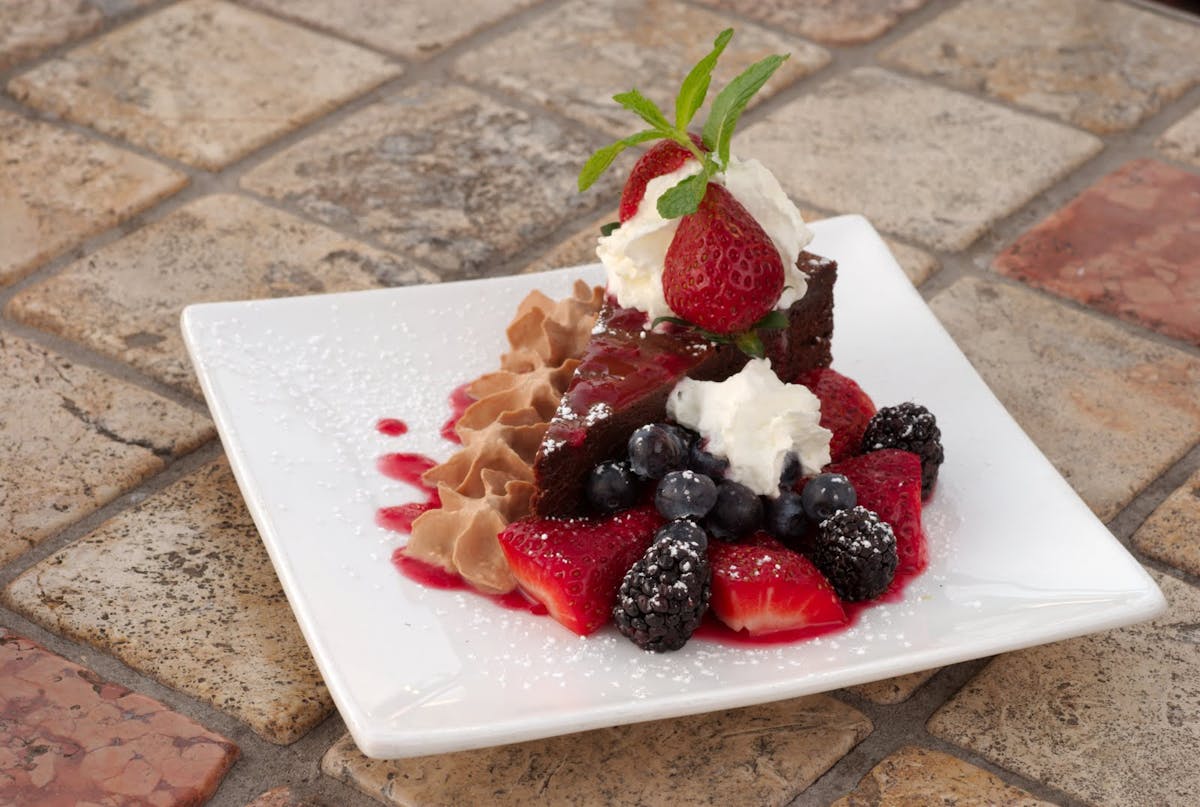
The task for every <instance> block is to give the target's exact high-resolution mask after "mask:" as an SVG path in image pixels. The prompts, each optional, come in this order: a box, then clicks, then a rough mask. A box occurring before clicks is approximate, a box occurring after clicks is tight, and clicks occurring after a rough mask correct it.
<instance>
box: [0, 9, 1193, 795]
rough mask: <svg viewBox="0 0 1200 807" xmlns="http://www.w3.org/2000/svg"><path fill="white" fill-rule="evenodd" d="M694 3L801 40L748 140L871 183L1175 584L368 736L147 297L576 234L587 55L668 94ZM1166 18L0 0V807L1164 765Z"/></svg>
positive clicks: (1169, 93)
mask: <svg viewBox="0 0 1200 807" xmlns="http://www.w3.org/2000/svg"><path fill="white" fill-rule="evenodd" d="M726 25H734V26H736V27H737V28H738V29H739V32H740V35H739V38H738V39H735V42H734V46H733V48H732V49H731V50H730V52H729V53H730V61H731V63H732V62H736V61H737V60H738V59H741V60H743V61H748V60H750V59H753V58H756V57H757V56H758V55H759V54H760V53H762V52H766V51H769V50H776V49H783V50H788V51H790V52H791V53H792V54H793V57H792V59H791V60H790V61H789V63H788V66H787V69H786V70H784V71H782V72H781V73H780V75H779V76H778V77H777V78H776V79H775V80H774V81H773V82H772V84H771V85H770V86H769V87H768V91H767V92H766V93H765V96H766V97H765V98H764V99H763V100H762V102H761V103H759V104H757V105H756V106H754V107H753V108H751V109H750V110H749V111H748V112H747V114H746V118H745V122H744V125H743V134H742V136H741V139H740V142H741V144H742V145H741V150H742V151H743V152H744V153H748V154H749V153H752V154H754V155H755V156H758V157H760V158H761V159H763V160H764V161H765V162H766V163H767V164H768V165H769V166H770V167H772V168H773V170H774V171H775V172H776V173H777V175H778V176H779V177H780V179H781V181H782V182H783V184H784V185H785V187H786V188H787V189H788V190H789V191H790V192H791V193H792V194H793V195H794V196H795V197H796V199H797V201H798V203H800V204H801V205H802V206H803V207H804V208H805V210H808V211H812V215H811V217H812V218H817V217H821V216H826V215H834V214H838V213H844V212H863V213H866V214H867V215H868V216H869V217H870V218H871V219H872V220H873V221H874V222H875V224H876V225H877V226H878V227H879V228H880V229H881V230H882V231H883V232H884V233H885V234H886V235H887V236H888V238H889V243H890V244H891V245H892V247H893V249H894V250H895V251H896V254H897V256H898V257H899V258H900V260H901V263H902V264H903V265H904V267H905V270H906V271H907V272H908V274H909V276H910V278H911V279H912V280H913V282H914V283H916V284H917V285H919V287H920V291H921V293H922V295H923V296H924V297H925V298H926V299H927V300H929V301H930V303H931V305H932V307H933V309H934V311H935V312H936V314H937V315H938V316H939V317H940V318H941V319H942V321H943V323H944V324H945V325H946V327H947V329H948V330H949V331H950V332H951V333H952V334H953V335H954V337H955V338H956V340H957V341H958V342H959V344H960V345H961V346H962V348H963V349H964V351H965V352H966V353H967V354H968V356H969V357H970V358H971V360H972V361H973V363H974V364H975V365H976V367H977V368H978V369H979V371H980V372H981V373H982V374H983V375H984V377H985V378H986V379H987V381H988V383H989V384H990V385H991V386H992V388H993V389H994V391H995V392H996V394H997V395H998V396H999V397H1000V398H1001V400H1002V401H1003V402H1004V403H1005V405H1006V406H1008V408H1009V409H1010V411H1012V412H1013V414H1014V415H1015V416H1016V418H1017V419H1018V420H1019V421H1020V422H1021V424H1022V425H1023V426H1024V427H1025V429H1026V430H1027V431H1028V432H1029V433H1030V434H1031V435H1032V436H1033V438H1034V439H1035V440H1036V441H1037V442H1038V444H1039V445H1040V446H1041V448H1042V450H1043V451H1045V452H1046V453H1047V455H1048V456H1049V457H1050V459H1051V460H1052V461H1053V462H1054V463H1055V465H1056V466H1057V467H1058V468H1059V469H1060V470H1061V471H1062V472H1063V474H1064V475H1065V476H1066V477H1067V478H1068V480H1069V481H1070V482H1071V484H1072V485H1073V486H1074V487H1075V488H1076V490H1077V491H1078V492H1079V494H1080V495H1081V496H1082V497H1083V498H1084V500H1085V501H1086V502H1087V503H1088V504H1089V505H1090V506H1091V507H1092V509H1093V510H1094V511H1095V512H1096V513H1097V514H1098V515H1099V516H1100V517H1101V518H1102V519H1104V520H1105V521H1106V522H1107V523H1108V525H1109V526H1110V528H1111V529H1112V531H1113V532H1114V534H1115V535H1116V536H1117V538H1118V539H1120V540H1121V541H1122V542H1123V543H1125V544H1126V545H1127V546H1129V547H1130V549H1131V551H1132V552H1133V553H1134V554H1135V556H1137V557H1138V558H1139V559H1140V560H1141V561H1142V562H1143V563H1144V564H1145V565H1146V566H1147V567H1149V568H1150V569H1151V570H1152V572H1153V574H1154V575H1155V576H1156V578H1157V579H1158V580H1160V581H1161V584H1162V586H1163V588H1164V591H1165V592H1166V593H1167V596H1168V599H1169V600H1170V602H1171V608H1170V610H1169V611H1168V613H1167V614H1166V615H1164V616H1163V617H1161V618H1159V619H1158V620H1156V621H1154V622H1153V623H1150V624H1147V625H1141V626H1135V627H1131V628H1127V629H1124V630H1119V631H1113V632H1110V633H1106V634H1100V635H1096V636H1090V637H1085V638H1081V639H1076V640H1072V641H1068V642H1063V643H1060V644H1056V645H1049V646H1044V647H1039V648H1033V649H1030V650H1026V651H1021V652H1017V653H1011V654H1007V655H1004V656H1002V657H998V658H995V659H991V660H986V659H984V660H977V661H973V662H968V663H964V664H959V665H954V666H951V667H947V668H944V669H941V670H936V671H929V672H926V673H918V674H915V675H912V676H905V677H903V678H899V679H895V680H892V681H884V682H878V683H875V684H870V685H865V686H862V687H855V688H853V689H851V690H845V691H838V692H833V693H830V694H828V695H822V696H815V697H812V698H804V699H800V700H798V701H788V702H783V703H779V704H771V705H766V706H762V707H755V708H751V709H744V710H734V711H729V712H722V713H715V714H712V715H704V716H697V717H694V718H687V719H684V720H676V721H669V722H665V723H660V724H643V725H640V726H634V727H626V728H618V729H612V730H606V731H599V732H589V733H585V734H580V735H574V736H570V737H564V738H556V739H551V740H544V741H538V742H534V743H523V744H519V745H514V746H509V747H503V748H493V749H487V750H483V751H474V752H465V753H461V754H449V755H442V756H435V757H427V758H423V759H418V760H409V761H404V762H396V763H381V762H372V761H369V760H366V759H365V758H364V757H362V755H361V754H359V753H358V751H357V750H356V749H355V748H354V746H353V743H352V741H350V739H349V738H348V736H347V735H346V734H345V728H344V725H343V724H342V722H341V720H340V718H339V717H338V716H337V714H336V712H335V711H333V708H332V704H331V702H330V700H329V696H328V694H327V693H326V691H325V689H324V686H323V684H322V682H321V680H320V677H319V675H318V674H317V673H316V670H315V667H314V666H313V663H312V659H311V657H310V656H309V654H308V651H307V649H306V647H305V646H304V644H303V641H302V639H301V637H300V635H299V632H298V630H297V629H296V625H295V623H294V621H293V620H292V619H291V616H290V611H289V610H288V608H287V605H286V601H285V599H284V598H283V595H282V592H281V590H280V589H279V585H278V582H277V581H276V580H275V577H274V575H273V573H272V571H271V569H270V567H269V565H268V564H267V563H266V558H265V553H264V551H263V549H262V547H261V545H260V544H259V542H258V539H257V536H256V535H255V533H254V530H253V528H252V526H251V523H250V521H249V519H248V517H247V515H246V513H245V510H244V508H243V506H242V505H241V503H240V499H239V497H238V495H237V492H236V489H235V488H234V486H233V484H232V480H231V478H230V475H229V472H228V470H227V467H226V465H225V463H224V460H223V457H222V453H221V449H220V446H219V445H218V444H217V442H216V441H215V440H214V430H213V427H212V424H211V422H210V420H209V419H208V417H207V413H206V412H205V409H204V405H203V402H202V400H201V399H200V397H199V395H198V392H197V387H196V384H195V380H194V378H193V377H192V375H191V371H190V368H189V366H188V364H187V361H186V357H185V356H184V354H183V352H182V348H181V344H180V338H179V334H178V326H177V316H178V312H179V310H180V309H181V308H182V307H183V306H184V305H186V304H188V303H190V302H196V301H202V300H216V299H231V298H244V297H269V296H280V295H289V294H308V293H319V292H323V291H334V290H345V289H358V288H372V287H377V286H383V285H395V284H409V283H423V282H434V281H436V280H439V279H440V280H451V279H458V278H462V277H479V276H489V275H502V274H507V273H515V272H521V271H532V270H537V269H541V268H549V267H550V266H554V265H561V264H565V263H573V262H578V261H581V260H586V259H587V256H588V252H589V241H590V240H591V233H592V232H593V231H594V230H595V225H596V223H597V222H600V221H606V220H609V219H611V218H612V215H611V211H612V207H613V203H614V199H615V192H616V189H617V183H616V181H615V180H609V181H608V182H607V183H601V187H599V188H598V189H597V190H595V191H593V192H590V193H589V194H586V195H578V194H576V193H575V192H574V176H575V172H576V170H577V168H578V166H579V165H580V163H581V162H582V160H583V159H584V158H585V157H586V155H587V154H588V152H589V149H590V148H592V147H594V146H595V145H597V144H598V143H600V142H602V141H604V140H605V138H606V137H608V135H609V133H610V132H611V131H613V130H620V131H622V132H624V131H625V129H626V126H627V124H626V123H624V122H622V120H623V119H622V118H620V117H619V115H617V114H615V113H614V111H613V108H612V106H611V105H610V103H609V101H608V97H609V96H610V95H611V94H612V93H614V92H617V91H620V90H623V89H627V87H628V86H630V85H632V84H634V83H635V82H636V83H637V84H638V85H639V86H640V87H642V88H643V89H645V90H647V91H649V92H651V93H652V94H653V93H658V94H663V93H665V92H667V91H668V90H667V88H669V87H671V86H673V84H674V82H675V81H677V80H678V77H679V76H680V75H681V74H682V72H683V71H684V70H685V69H686V68H687V67H688V66H690V63H691V60H692V59H694V58H695V56H696V55H697V53H699V51H700V49H703V48H704V47H705V46H706V45H707V43H708V41H710V40H711V37H712V36H713V34H714V33H715V31H716V30H717V29H718V28H720V27H723V26H726ZM739 43H740V45H739ZM1197 54H1200V18H1197V17H1190V16H1187V15H1186V14H1184V13H1182V12H1176V11H1169V10H1165V9H1164V8H1162V7H1156V6H1152V5H1150V4H1148V3H1141V2H1133V1H1132V0H1130V1H1128V2H1119V1H1118V0H1069V1H1067V2H1062V1H1060V0H1021V1H1020V2H1017V3H1012V4H1006V5H1004V6H1000V4H993V3H986V2H981V1H980V0H817V1H816V2H811V3H786V2H777V1H776V0H771V2H762V3H758V2H754V3H751V2H745V0H652V1H651V2H648V3H635V2H628V1H627V0H608V1H607V2H605V1H602V0H593V2H587V3H583V2H577V1H576V0H541V1H540V2H539V0H473V2H471V3H469V4H466V5H465V6H463V7H462V8H459V7H458V6H456V5H455V4H449V3H445V2H443V1H442V0H409V2H406V3H393V2H384V0H349V1H347V0H302V1H301V2H277V1H276V0H245V1H244V2H232V1H231V0H180V2H171V1H170V0H40V1H39V2H28V3H26V2H7V3H0V86H2V87H3V90H4V92H3V94H0V311H2V313H0V805H9V804H14V805H18V804H19V805H51V804H55V805H57V804H63V805H68V804H77V803H82V802H86V801H89V800H90V801H93V802H97V803H99V802H101V801H102V802H103V803H106V804H113V805H133V804H160V805H172V804H194V803H198V802H201V801H204V800H206V799H211V802H210V803H212V804H215V805H221V806H222V807H226V806H227V805H236V806H237V807H243V805H249V804H254V805H272V806H276V807H289V806H290V807H301V806H302V805H306V806H307V807H319V806H320V805H325V807H332V806H334V805H348V806H349V807H354V806H355V805H362V806H365V805H370V804H376V803H379V802H382V803H384V804H412V805H419V806H422V807H423V806H424V805H434V804H465V803H491V802H510V803H512V802H521V803H526V802H528V801H529V800H532V799H533V798H535V797H537V796H539V795H540V796H541V797H542V798H543V799H544V800H546V802H547V803H564V804H613V805H616V804H630V803H640V804H659V803H668V802H670V803H708V804H729V803H756V804H757V803H762V804H793V805H828V804H834V803H836V804H838V805H881V804H929V803H956V804H1013V805H1017V804H1019V805H1035V804H1056V805H1064V806H1065V807H1074V806H1076V805H1083V804H1103V805H1143V804H1190V803H1195V801H1196V797H1195V793H1196V791H1197V790H1200V768H1197V766H1196V765H1195V764H1194V760H1195V759H1196V757H1197V754H1198V753H1200V687H1198V686H1197V684H1196V683H1195V682H1196V676H1195V670H1196V667H1197V664H1198V662H1200V659H1198V658H1197V656H1196V647H1197V639H1196V625H1197V621H1198V619H1200V616H1198V615H1197V614H1198V613H1200V611H1198V609H1200V591H1198V589H1197V585H1198V584H1200V578H1198V577H1197V575H1200V505H1198V504H1197V502H1200V446H1198V442H1200V257H1197V255H1198V250H1197V248H1198V247H1200V229H1198V227H1197V221H1198V220H1200V208H1198V207H1197V198H1198V197H1197V193H1198V191H1197V189H1198V188H1200V87H1198V86H1197V83H1198V82H1200V55H1197ZM1017 504H1018V505H1019V503H1017ZM685 736H686V737H689V738H692V737H696V738H699V739H698V744H697V745H693V746H691V747H689V749H688V751H689V753H685V752H682V751H681V750H680V746H681V745H682V744H683V743H682V741H680V740H679V739H678V738H681V737H685Z"/></svg>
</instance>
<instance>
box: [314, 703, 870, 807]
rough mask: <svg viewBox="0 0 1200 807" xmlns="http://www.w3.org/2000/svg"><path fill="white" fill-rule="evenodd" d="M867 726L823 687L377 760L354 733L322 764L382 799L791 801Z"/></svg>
mask: <svg viewBox="0 0 1200 807" xmlns="http://www.w3.org/2000/svg"><path fill="white" fill-rule="evenodd" d="M870 732H871V722H870V721H869V720H868V719H867V718H866V716H865V715H863V714H861V713H859V712H858V711H856V710H854V709H852V708H850V707H849V706H847V705H845V704H844V703H842V702H840V701H837V700H834V699H833V698H830V697H827V696H824V695H815V696H812V697H808V698H801V699H799V700H790V701H781V702H778V703H773V704H766V705H763V706H753V707H750V708H747V709H736V710H729V711H724V712H712V713H710V714H706V715H695V716H692V717H682V718H677V719H675V720H663V721H658V722H653V723H637V724H634V725H631V726H617V727H616V728H611V729H601V730H599V731H589V732H584V733H582V734H571V735H567V736H565V737H553V738H550V739H547V740H534V741H532V742H526V743H519V744H517V745H506V746H500V747H497V748H485V749H481V750H478V751H463V752H460V753H456V754H444V755H441V756H432V757H420V758H417V759H407V760H397V761H394V762H381V761H379V760H372V759H367V758H366V757H364V756H363V755H362V754H361V753H359V751H358V749H357V748H355V746H354V742H353V740H351V738H350V737H349V735H347V736H346V737H344V738H342V740H341V741H339V742H338V743H337V744H336V745H334V746H333V747H332V748H330V749H329V751H328V752H327V753H326V754H325V758H324V759H323V760H322V762H321V768H322V770H324V771H325V773H327V774H329V775H330V776H334V777H337V778H338V779H341V780H342V781H344V782H347V783H349V784H351V785H353V786H354V787H356V788H358V789H359V790H361V791H362V792H363V793H366V794H367V795H369V796H373V797H374V798H376V799H378V800H380V801H381V802H383V803H385V804H403V805H422V807H426V805H435V804H437V805H458V804H485V803H486V804H496V805H501V804H533V803H541V804H556V805H584V804H587V805H626V804H648V803H656V802H658V801H660V800H661V799H662V798H664V795H665V794H668V793H669V794H670V801H671V803H673V804H689V805H693V804H694V805H700V804H712V805H728V804H777V805H782V804H786V803H787V802H788V801H790V800H791V799H792V798H794V797H795V796H796V794H797V793H799V792H801V791H802V790H804V789H805V788H807V787H808V786H809V785H810V784H812V783H813V782H814V781H815V780H816V779H817V777H818V776H820V775H821V774H822V773H824V772H825V771H826V770H828V769H829V768H830V767H831V766H832V765H833V764H834V763H835V762H837V761H838V760H839V759H841V758H842V757H843V756H845V755H846V753H847V752H849V750H850V749H851V748H853V747H854V746H855V745H857V744H858V743H859V742H860V741H861V740H862V739H863V738H864V737H866V736H867V735H868V734H869V733H870Z"/></svg>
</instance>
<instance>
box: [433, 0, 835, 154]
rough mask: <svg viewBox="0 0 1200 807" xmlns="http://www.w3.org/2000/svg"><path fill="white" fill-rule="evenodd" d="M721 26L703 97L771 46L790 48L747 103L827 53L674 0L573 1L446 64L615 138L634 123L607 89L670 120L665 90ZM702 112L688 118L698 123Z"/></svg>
mask: <svg viewBox="0 0 1200 807" xmlns="http://www.w3.org/2000/svg"><path fill="white" fill-rule="evenodd" d="M730 26H736V27H737V35H736V36H734V38H733V41H732V42H731V43H730V44H729V47H727V48H726V50H725V53H724V54H723V55H722V57H721V61H720V63H719V65H718V67H717V70H716V71H715V72H714V74H713V89H712V90H711V91H710V93H709V95H710V97H711V96H715V95H716V92H717V91H718V90H719V88H721V87H723V86H725V83H726V82H728V81H729V80H730V79H731V78H733V77H734V76H736V75H737V74H738V73H740V72H741V71H742V70H744V69H745V68H746V67H748V66H749V65H751V64H753V63H754V62H756V61H758V60H759V59H762V58H763V57H765V56H767V55H769V54H772V53H791V58H789V59H788V60H787V61H786V62H784V64H783V66H782V67H780V68H779V70H778V71H777V72H776V73H775V75H774V76H773V77H772V78H771V81H770V82H768V84H767V86H766V87H764V88H763V89H762V90H761V91H760V92H759V94H758V96H756V100H761V99H762V98H766V97H769V96H770V95H771V94H773V93H774V92H777V91H778V90H779V89H781V88H783V87H786V86H787V85H788V84H790V83H792V82H793V81H795V80H796V79H798V78H800V77H801V76H805V75H808V74H809V73H812V72H813V71H814V70H817V69H818V68H820V67H822V66H824V65H825V64H826V63H828V62H829V58H830V57H829V54H828V53H827V52H825V51H824V50H823V49H821V48H819V47H817V46H816V45H810V44H808V43H806V42H802V41H800V40H796V39H789V38H785V37H782V36H780V35H778V34H775V33H773V32H770V31H767V30H765V29H763V28H759V27H757V26H753V25H744V24H741V23H738V21H737V20H735V19H733V18H730V17H726V16H724V15H721V14H716V13H714V12H711V11H708V10H705V9H699V8H695V7H692V6H687V5H684V4H683V3H680V2H677V1H676V0H649V1H648V2H643V0H615V2H611V3H594V2H591V0H574V2H570V3H568V4H566V5H564V6H561V7H560V8H558V9H557V10H556V11H555V12H554V13H553V14H545V15H543V16H541V17H539V18H537V19H536V20H533V21H532V22H530V23H529V24H527V25H523V26H521V27H520V28H518V29H516V30H514V31H512V32H509V33H507V34H505V35H503V36H500V37H499V38H497V39H495V40H493V41H491V42H489V43H487V44H486V45H484V46H482V47H479V48H474V49H472V50H471V51H470V52H468V53H465V54H464V55H463V56H461V57H460V58H459V59H458V60H457V61H456V62H455V63H454V68H453V69H454V71H455V73H457V74H458V75H459V76H461V77H463V78H465V79H467V80H470V81H478V82H482V83H485V84H488V85H491V86H493V87H497V88H499V89H501V90H505V91H507V92H511V93H515V94H517V95H521V96H524V97H526V98H531V99H533V100H534V101H536V102H537V103H539V104H541V105H543V106H545V107H546V108H548V109H553V110H555V111H557V112H561V113H563V114H565V115H570V116H571V117H573V118H576V119H578V120H581V121H583V122H584V123H586V124H588V125H589V126H592V127H595V128H596V129H599V130H601V131H607V132H609V133H610V134H613V135H615V136H617V137H624V136H625V135H630V134H633V133H634V132H636V131H638V129H639V128H642V127H641V126H639V124H640V121H639V120H638V118H637V117H636V116H634V114H633V113H631V112H627V111H625V110H624V109H622V108H621V107H619V106H618V105H617V104H616V103H615V102H614V101H612V100H611V99H612V96H613V95H615V94H616V93H619V92H624V91H625V90H628V89H630V88H632V87H635V86H636V87H637V88H638V89H639V90H641V91H642V92H643V93H645V94H646V95H647V96H648V97H649V98H650V99H652V100H653V101H655V102H656V103H657V104H658V106H659V108H660V109H662V110H663V112H664V113H666V114H667V116H668V118H671V119H674V115H675V93H676V92H677V91H678V90H679V85H680V83H681V82H682V81H683V78H684V76H686V75H687V72H688V70H690V69H691V68H692V65H694V64H695V63H696V62H697V61H699V60H700V58H701V57H703V56H704V54H705V53H707V52H708V51H709V50H710V49H711V48H712V40H713V37H715V36H716V34H717V32H718V31H720V30H721V29H723V28H727V27H730ZM704 115H705V112H704V111H701V112H700V113H699V115H697V118H698V120H699V121H700V123H701V124H702V123H703V121H704ZM697 128H699V127H698V126H697Z"/></svg>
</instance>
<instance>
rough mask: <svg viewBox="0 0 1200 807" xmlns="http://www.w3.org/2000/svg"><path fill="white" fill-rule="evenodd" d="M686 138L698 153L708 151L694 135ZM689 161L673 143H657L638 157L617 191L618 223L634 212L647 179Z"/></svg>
mask: <svg viewBox="0 0 1200 807" xmlns="http://www.w3.org/2000/svg"><path fill="white" fill-rule="evenodd" d="M689 137H691V138H692V142H693V143H695V144H696V146H697V147H698V148H700V150H701V151H707V150H708V149H706V148H704V141H703V140H701V139H700V138H699V137H698V136H697V135H694V134H693V135H689ZM690 159H692V153H691V152H690V151H688V150H687V149H686V148H684V147H683V146H681V145H679V144H678V143H676V142H675V141H674V140H660V141H658V142H657V143H655V144H654V145H653V146H651V147H650V148H649V149H648V150H647V151H646V153H645V154H643V155H642V156H641V157H639V158H638V161H637V162H636V163H634V164H633V170H632V171H630V172H629V179H627V180H625V189H624V190H623V191H621V207H620V208H619V209H618V211H617V216H618V218H620V219H621V223H622V224H624V223H625V222H627V221H629V220H630V219H631V218H633V216H634V214H635V213H637V209H638V205H640V204H641V203H642V197H644V196H645V195H646V185H648V184H649V183H650V180H652V179H654V178H655V177H661V176H663V175H664V174H669V173H671V172H672V171H678V170H679V169H680V168H682V167H683V164H684V163H686V162H687V161H688V160H690Z"/></svg>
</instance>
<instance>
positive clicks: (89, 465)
mask: <svg viewBox="0 0 1200 807" xmlns="http://www.w3.org/2000/svg"><path fill="white" fill-rule="evenodd" d="M213 435H214V432H213V427H212V423H211V422H209V420H208V418H207V417H205V416H203V415H200V414H197V413H196V412H192V411H190V410H188V409H184V408H183V407H181V406H179V405H178V404H175V403H172V402H170V401H168V400H166V399H165V398H160V397H159V396H157V395H154V394H153V393H150V392H147V391H145V390H143V389H141V388H139V387H135V386H132V385H130V384H126V383H124V382H121V381H117V380H116V379H114V378H111V377H109V376H107V375H104V374H103V373H100V372H97V371H96V370H93V369H91V368H89V367H81V366H79V365H77V364H75V363H73V362H71V361H69V360H68V359H65V358H63V357H62V356H59V355H57V354H54V353H51V352H49V351H47V350H44V349H42V348H41V347H38V346H37V345H34V344H32V343H30V342H27V341H25V340H24V339H19V338H17V337H14V336H9V335H6V334H4V333H3V332H0V564H4V563H6V562H8V561H9V560H11V559H12V558H15V557H16V556H17V555H19V554H21V553H22V552H24V551H25V550H26V549H28V548H29V547H31V546H33V545H35V544H37V543H39V542H40V541H41V540H42V539H44V538H46V537H47V536H50V535H53V534H54V533H56V532H58V531H59V530H61V529H62V528H64V527H66V526H67V525H68V524H71V523H73V522H75V521H77V520H79V519H80V518H82V517H83V516H85V515H87V514H88V513H91V512H92V511H94V510H96V509H98V508H100V507H102V506H103V505H105V504H107V503H108V502H110V501H112V500H113V499H115V498H117V496H120V495H121V494H122V493H124V492H125V491H127V490H129V489H130V488H133V487H134V486H135V485H137V484H138V483H139V482H141V481H142V480H143V479H145V478H147V477H148V476H150V475H152V474H155V473H157V472H158V471H160V470H162V468H163V467H164V466H165V464H166V460H167V459H169V458H171V457H177V456H180V455H182V454H186V453H187V452H189V451H191V450H192V449H194V448H196V447H197V446H199V445H200V444H202V443H204V442H205V441H207V440H209V439H210V438H212V437H213Z"/></svg>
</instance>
